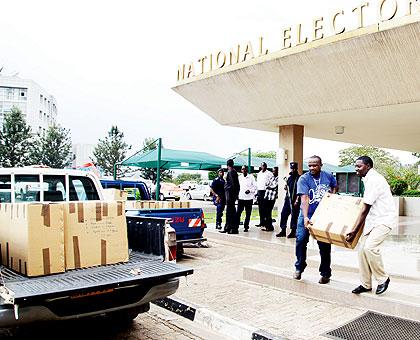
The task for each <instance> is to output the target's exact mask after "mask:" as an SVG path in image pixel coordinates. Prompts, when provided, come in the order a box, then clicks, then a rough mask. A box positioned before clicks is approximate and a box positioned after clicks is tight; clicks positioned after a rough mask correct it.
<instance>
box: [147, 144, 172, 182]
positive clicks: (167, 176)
mask: <svg viewBox="0 0 420 340" xmlns="http://www.w3.org/2000/svg"><path fill="white" fill-rule="evenodd" d="M157 147H158V145H157V141H156V142H155V139H154V138H152V137H146V138H145V139H144V140H143V149H142V153H144V152H147V151H151V150H155V149H157ZM162 149H163V145H162ZM140 174H141V177H143V178H145V179H150V180H152V181H153V183H155V182H156V179H157V169H155V168H141V169H140ZM160 180H161V181H162V182H165V181H171V180H172V171H171V170H164V169H161V170H160Z"/></svg>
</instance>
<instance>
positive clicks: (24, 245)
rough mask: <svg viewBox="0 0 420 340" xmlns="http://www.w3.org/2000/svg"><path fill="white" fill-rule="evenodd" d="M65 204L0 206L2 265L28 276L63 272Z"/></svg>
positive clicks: (6, 204)
mask: <svg viewBox="0 0 420 340" xmlns="http://www.w3.org/2000/svg"><path fill="white" fill-rule="evenodd" d="M63 209H64V206H63V204H57V203H29V204H28V203H3V204H0V254H1V263H2V264H3V265H4V266H6V267H8V268H11V269H13V270H15V271H17V272H20V273H22V274H24V275H27V276H40V275H48V274H54V273H62V272H64V269H65V268H64V220H63Z"/></svg>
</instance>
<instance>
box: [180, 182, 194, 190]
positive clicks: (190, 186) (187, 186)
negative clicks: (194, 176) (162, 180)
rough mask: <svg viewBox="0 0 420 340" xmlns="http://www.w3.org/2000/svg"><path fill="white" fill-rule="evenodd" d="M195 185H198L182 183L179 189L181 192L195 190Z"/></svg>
mask: <svg viewBox="0 0 420 340" xmlns="http://www.w3.org/2000/svg"><path fill="white" fill-rule="evenodd" d="M197 185H198V183H197V181H184V182H182V183H181V184H180V185H179V187H180V188H181V189H182V190H191V189H193V188H195V187H196V186H197Z"/></svg>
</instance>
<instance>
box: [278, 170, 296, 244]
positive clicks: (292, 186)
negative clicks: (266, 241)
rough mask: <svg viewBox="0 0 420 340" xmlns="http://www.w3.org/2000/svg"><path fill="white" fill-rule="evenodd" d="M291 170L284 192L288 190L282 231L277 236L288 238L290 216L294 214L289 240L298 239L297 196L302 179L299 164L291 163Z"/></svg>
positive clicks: (282, 214) (282, 219)
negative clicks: (298, 184) (287, 229)
mask: <svg viewBox="0 0 420 340" xmlns="http://www.w3.org/2000/svg"><path fill="white" fill-rule="evenodd" d="M290 170H291V171H290V173H289V177H288V178H287V183H286V185H285V186H284V190H286V192H287V193H286V197H285V199H284V204H283V209H282V210H281V219H280V228H281V231H280V232H279V233H278V234H277V235H276V236H277V237H285V236H286V228H287V220H288V218H289V215H290V214H292V217H291V221H290V234H289V235H288V236H287V238H295V237H296V226H297V220H298V217H299V211H300V196H299V195H298V194H297V182H298V180H299V177H300V175H299V172H298V163H296V162H290Z"/></svg>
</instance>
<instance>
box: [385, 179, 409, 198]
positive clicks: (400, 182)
mask: <svg viewBox="0 0 420 340" xmlns="http://www.w3.org/2000/svg"><path fill="white" fill-rule="evenodd" d="M389 186H390V187H391V191H392V194H394V195H396V196H401V194H402V193H403V192H404V191H406V190H407V189H408V184H407V181H406V180H404V179H402V178H393V179H392V180H391V181H390V183H389Z"/></svg>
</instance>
